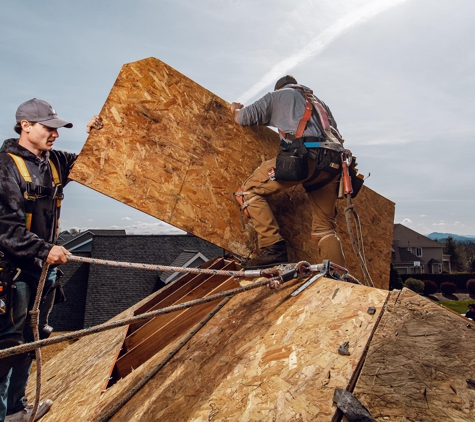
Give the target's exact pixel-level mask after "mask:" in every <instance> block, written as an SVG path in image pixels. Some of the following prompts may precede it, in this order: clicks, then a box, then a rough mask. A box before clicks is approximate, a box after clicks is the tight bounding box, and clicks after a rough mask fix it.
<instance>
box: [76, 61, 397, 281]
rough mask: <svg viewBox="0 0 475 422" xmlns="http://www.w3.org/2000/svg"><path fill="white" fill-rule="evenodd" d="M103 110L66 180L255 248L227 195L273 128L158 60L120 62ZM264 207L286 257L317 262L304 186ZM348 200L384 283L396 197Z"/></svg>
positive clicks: (244, 249) (342, 232)
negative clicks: (247, 118) (240, 114)
mask: <svg viewBox="0 0 475 422" xmlns="http://www.w3.org/2000/svg"><path fill="white" fill-rule="evenodd" d="M100 115H101V117H102V119H103V121H104V128H103V129H102V130H100V131H92V133H91V135H90V136H89V138H88V139H87V141H86V143H85V145H84V147H83V150H82V152H81V154H80V156H79V158H78V160H77V162H76V164H75V166H74V169H73V171H72V173H71V178H72V179H73V180H75V181H77V182H79V183H81V184H83V185H86V186H88V187H90V188H92V189H94V190H96V191H98V192H101V193H103V194H105V195H107V196H110V197H112V198H114V199H116V200H118V201H120V202H123V203H125V204H127V205H130V206H132V207H134V208H136V209H138V210H141V211H143V212H145V213H147V214H149V215H151V216H154V217H156V218H158V219H160V220H162V221H165V222H167V223H169V224H172V225H174V226H176V227H178V228H180V229H182V230H185V231H186V232H188V233H191V234H194V235H196V236H198V237H201V238H202V239H205V240H207V241H209V242H211V243H213V244H215V245H218V246H220V247H222V248H224V249H227V250H229V251H232V252H234V253H236V254H238V255H241V256H248V255H250V254H252V253H253V252H255V251H256V243H255V232H254V230H253V228H252V222H249V221H246V225H245V228H244V229H243V227H242V225H241V222H240V219H239V208H238V206H237V204H236V203H235V202H234V200H233V197H232V194H233V192H235V191H236V190H237V188H238V187H239V186H241V185H242V183H243V182H244V181H245V180H246V179H247V177H248V176H249V175H250V174H251V173H252V171H253V170H254V169H255V168H257V167H258V165H259V164H260V163H261V162H262V161H264V160H267V159H270V158H272V157H275V156H276V155H277V152H278V151H279V149H280V147H279V143H280V142H279V138H278V135H277V133H276V132H274V131H272V130H271V129H269V128H266V127H241V126H239V125H238V124H236V123H235V122H234V120H233V119H232V116H231V113H230V110H229V104H228V103H227V102H226V101H224V100H222V99H221V98H219V97H217V96H216V95H214V94H213V93H211V92H209V91H208V90H206V89H205V88H203V87H201V86H200V85H198V84H197V83H195V82H193V81H192V80H190V79H189V78H187V77H186V76H184V75H182V74H181V73H179V72H177V71H176V70H175V69H173V68H171V67H170V66H168V65H166V64H165V63H163V62H161V61H160V60H158V59H155V58H148V59H144V60H140V61H137V62H133V63H129V64H126V65H124V66H123V67H122V70H121V71H120V74H119V76H118V78H117V80H116V82H115V84H114V86H113V88H112V90H111V92H110V94H109V96H108V98H107V100H106V102H105V104H104V107H103V109H102V111H101V113H100ZM348 144H350V142H348ZM347 147H348V148H350V149H351V145H347ZM354 152H355V153H356V155H357V151H354ZM343 202H344V201H340V204H339V210H340V212H339V219H338V225H339V226H338V235H339V236H340V238H341V239H342V241H343V244H344V247H345V253H346V256H347V260H348V267H349V269H350V272H351V273H352V274H353V275H355V276H356V277H357V278H359V279H362V272H361V271H360V268H359V264H358V263H357V261H356V258H355V256H354V253H353V250H352V248H351V244H350V240H349V237H348V233H347V229H346V223H345V220H344V217H343V209H344V208H345V206H346V203H343ZM271 204H272V207H273V209H274V210H275V213H276V215H277V217H278V220H279V222H280V224H281V227H282V234H283V236H284V238H285V239H286V240H287V243H288V249H289V255H290V259H291V260H295V261H299V260H307V261H309V262H311V263H318V262H321V260H322V258H321V257H319V256H318V253H317V250H316V246H315V244H314V243H313V242H312V240H311V236H310V232H311V229H310V227H311V215H310V210H309V209H308V201H307V198H306V195H305V192H304V191H303V189H301V188H297V189H294V190H289V191H288V192H284V193H281V194H279V195H276V196H275V197H273V198H272V199H271ZM355 205H356V209H357V211H358V213H359V215H360V218H361V225H362V231H363V237H364V241H365V242H366V250H365V251H366V258H367V261H368V265H369V267H370V271H371V275H372V277H373V278H374V280H375V281H376V282H377V284H376V285H377V287H381V288H388V285H389V264H390V258H391V241H392V230H393V217H394V203H392V202H391V201H389V200H387V199H385V198H383V197H382V196H380V195H378V194H377V193H375V192H373V191H372V190H371V189H368V188H365V189H364V190H363V191H362V192H361V193H360V195H359V196H358V197H357V198H356V199H355Z"/></svg>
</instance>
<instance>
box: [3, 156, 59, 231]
mask: <svg viewBox="0 0 475 422" xmlns="http://www.w3.org/2000/svg"><path fill="white" fill-rule="evenodd" d="M8 155H9V156H10V157H12V158H13V161H14V162H15V164H16V166H17V168H18V171H19V172H20V175H21V177H23V180H24V181H25V182H26V191H25V193H24V194H23V196H24V197H25V199H26V200H30V201H34V200H35V199H36V198H37V196H36V190H35V189H33V192H30V189H31V184H33V180H32V178H31V175H30V172H29V171H28V167H27V166H26V163H25V160H24V159H23V158H22V157H20V156H18V155H15V154H12V153H10V152H9V153H8ZM48 161H49V165H50V168H51V175H52V177H53V183H54V187H55V188H54V194H53V195H52V198H53V199H55V200H56V207H57V208H59V207H61V201H62V199H63V197H64V196H63V193H62V189H61V179H60V177H59V172H58V169H57V168H56V166H55V165H54V163H53V161H52V160H51V159H49V160H48ZM40 188H41V187H40ZM32 220H33V214H32V213H31V212H26V211H25V226H26V228H27V230H30V229H31V223H32Z"/></svg>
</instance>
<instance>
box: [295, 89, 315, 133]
mask: <svg viewBox="0 0 475 422" xmlns="http://www.w3.org/2000/svg"><path fill="white" fill-rule="evenodd" d="M312 111H313V104H312V103H311V102H310V100H309V99H308V98H307V97H305V111H304V113H303V116H302V118H301V119H300V122H299V125H298V126H297V132H295V138H296V139H298V138H301V137H302V136H303V132H304V131H305V128H306V127H307V123H308V121H309V120H310V117H311V116H312Z"/></svg>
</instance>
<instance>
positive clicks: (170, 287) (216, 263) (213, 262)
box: [135, 257, 224, 315]
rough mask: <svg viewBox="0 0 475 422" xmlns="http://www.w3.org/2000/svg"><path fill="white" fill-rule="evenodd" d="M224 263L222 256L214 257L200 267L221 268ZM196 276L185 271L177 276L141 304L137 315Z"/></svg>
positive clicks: (148, 309) (136, 312) (149, 308)
mask: <svg viewBox="0 0 475 422" xmlns="http://www.w3.org/2000/svg"><path fill="white" fill-rule="evenodd" d="M222 265H224V260H223V259H222V258H221V257H217V258H213V259H210V260H209V261H206V262H204V263H203V264H201V265H200V266H199V267H198V268H203V269H209V268H213V269H220V268H221V267H222ZM194 277H196V274H192V273H184V274H183V276H181V277H179V278H177V279H176V280H174V281H172V282H171V283H169V284H167V285H166V286H164V288H163V289H160V293H159V294H158V295H156V296H154V297H153V298H151V299H150V301H148V302H146V303H145V304H144V305H143V306H141V307H140V308H139V309H137V310H136V311H135V315H139V314H143V313H145V312H148V311H150V310H151V309H152V307H153V306H154V305H156V304H157V303H159V302H160V301H161V300H163V299H164V298H166V297H167V296H169V295H170V294H171V293H173V292H175V291H176V290H178V289H179V288H180V287H181V286H183V285H184V284H187V283H188V282H189V281H190V280H191V279H193V278H194Z"/></svg>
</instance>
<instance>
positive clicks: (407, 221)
mask: <svg viewBox="0 0 475 422" xmlns="http://www.w3.org/2000/svg"><path fill="white" fill-rule="evenodd" d="M408 223H412V220H411V219H409V218H405V219H404V220H402V221H401V224H408Z"/></svg>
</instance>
